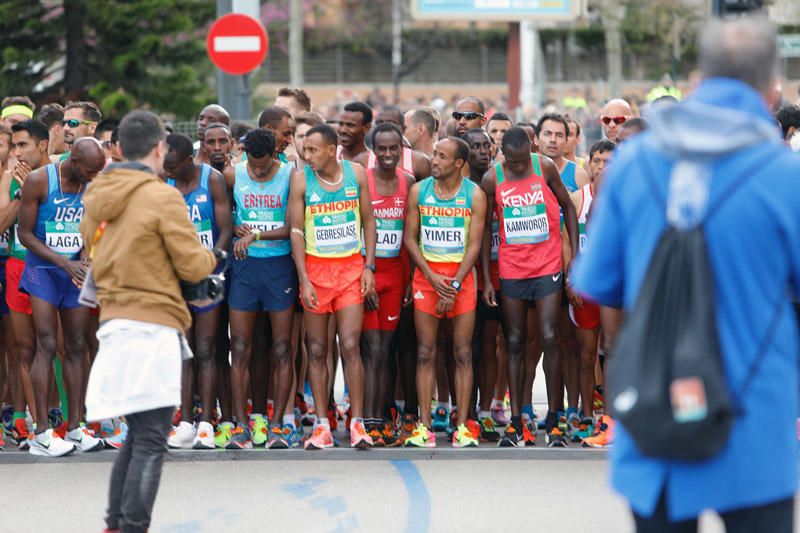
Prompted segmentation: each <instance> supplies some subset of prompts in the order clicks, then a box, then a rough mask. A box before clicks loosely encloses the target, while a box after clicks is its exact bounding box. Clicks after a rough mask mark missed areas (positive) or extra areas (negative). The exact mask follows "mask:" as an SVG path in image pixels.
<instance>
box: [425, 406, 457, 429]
mask: <svg viewBox="0 0 800 533" xmlns="http://www.w3.org/2000/svg"><path fill="white" fill-rule="evenodd" d="M449 426H450V411H449V410H448V409H447V408H446V407H437V408H436V410H435V411H434V412H433V423H432V424H431V429H432V430H433V431H447V428H448V427H449ZM454 432H455V428H454Z"/></svg>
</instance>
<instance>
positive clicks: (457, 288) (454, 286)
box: [450, 279, 461, 292]
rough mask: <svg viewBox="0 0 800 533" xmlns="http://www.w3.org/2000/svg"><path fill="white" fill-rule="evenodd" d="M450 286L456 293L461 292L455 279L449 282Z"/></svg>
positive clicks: (459, 285)
mask: <svg viewBox="0 0 800 533" xmlns="http://www.w3.org/2000/svg"><path fill="white" fill-rule="evenodd" d="M450 286H451V287H453V288H454V289H455V290H456V292H461V282H460V281H458V280H457V279H454V280H453V281H451V282H450Z"/></svg>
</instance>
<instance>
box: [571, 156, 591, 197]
mask: <svg viewBox="0 0 800 533" xmlns="http://www.w3.org/2000/svg"><path fill="white" fill-rule="evenodd" d="M587 183H589V174H587V173H586V171H585V170H583V169H582V168H581V167H579V166H578V164H577V163H576V164H575V184H576V185H577V186H578V191H580V190H581V189H583V186H584V185H586V184H587ZM573 194H575V193H573Z"/></svg>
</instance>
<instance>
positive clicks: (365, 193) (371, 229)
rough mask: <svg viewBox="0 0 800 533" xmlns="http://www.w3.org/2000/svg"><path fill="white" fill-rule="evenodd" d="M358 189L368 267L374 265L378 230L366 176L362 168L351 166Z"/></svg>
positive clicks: (365, 258)
mask: <svg viewBox="0 0 800 533" xmlns="http://www.w3.org/2000/svg"><path fill="white" fill-rule="evenodd" d="M353 172H354V173H355V175H356V181H357V182H358V189H359V192H360V197H359V209H360V210H361V227H362V228H363V229H364V256H365V257H364V260H365V261H366V264H368V265H374V264H375V246H376V245H377V242H378V233H377V232H378V228H377V226H376V224H375V214H374V213H373V212H372V198H370V196H369V184H368V183H367V174H366V172H365V171H364V169H363V168H362V167H359V166H355V165H353Z"/></svg>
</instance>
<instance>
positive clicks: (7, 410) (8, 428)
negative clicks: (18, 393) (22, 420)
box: [3, 405, 14, 437]
mask: <svg viewBox="0 0 800 533" xmlns="http://www.w3.org/2000/svg"><path fill="white" fill-rule="evenodd" d="M13 430H14V406H13V405H6V406H5V407H3V431H5V432H6V435H8V436H9V437H10V436H11V432H12V431H13Z"/></svg>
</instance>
